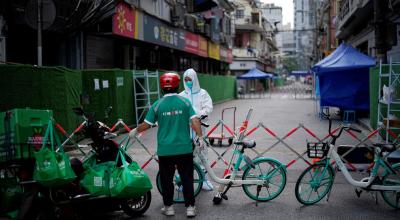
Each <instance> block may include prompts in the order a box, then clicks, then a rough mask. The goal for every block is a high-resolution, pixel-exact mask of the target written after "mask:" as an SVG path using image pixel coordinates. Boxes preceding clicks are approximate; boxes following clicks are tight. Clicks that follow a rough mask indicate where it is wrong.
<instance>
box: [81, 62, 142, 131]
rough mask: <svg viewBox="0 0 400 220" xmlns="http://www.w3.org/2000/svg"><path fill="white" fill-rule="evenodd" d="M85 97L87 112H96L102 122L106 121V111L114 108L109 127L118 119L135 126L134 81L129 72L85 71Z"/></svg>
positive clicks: (115, 70) (113, 70) (83, 77)
mask: <svg viewBox="0 0 400 220" xmlns="http://www.w3.org/2000/svg"><path fill="white" fill-rule="evenodd" d="M82 83H83V97H84V102H83V104H84V109H85V111H89V112H95V113H96V118H97V119H98V120H100V121H104V119H105V109H106V108H107V107H108V106H112V107H113V110H112V112H111V115H110V118H108V119H107V121H106V123H107V124H108V125H113V124H114V123H116V122H117V121H118V119H123V120H124V122H125V123H126V124H128V125H129V124H133V123H134V118H135V113H134V104H133V103H134V100H133V87H132V86H133V79H132V72H131V71H129V70H120V69H111V70H84V71H83V74H82Z"/></svg>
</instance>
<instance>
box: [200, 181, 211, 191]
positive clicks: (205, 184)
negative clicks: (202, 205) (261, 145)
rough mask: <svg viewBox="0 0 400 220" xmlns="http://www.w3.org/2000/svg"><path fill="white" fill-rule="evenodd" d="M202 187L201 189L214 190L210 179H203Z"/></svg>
mask: <svg viewBox="0 0 400 220" xmlns="http://www.w3.org/2000/svg"><path fill="white" fill-rule="evenodd" d="M202 188H203V190H206V191H213V190H214V186H213V185H212V183H211V182H210V180H204V181H203V186H202Z"/></svg>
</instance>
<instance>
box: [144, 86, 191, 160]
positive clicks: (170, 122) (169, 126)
mask: <svg viewBox="0 0 400 220" xmlns="http://www.w3.org/2000/svg"><path fill="white" fill-rule="evenodd" d="M194 117H196V113H195V111H194V110H193V107H192V105H191V104H190V101H189V100H188V99H186V98H184V97H181V96H179V95H178V94H175V93H173V94H167V95H165V96H164V97H163V98H161V99H160V100H158V101H156V102H155V103H154V104H153V105H152V106H151V108H150V110H149V112H148V113H147V115H146V119H145V120H144V121H145V122H146V123H147V124H149V125H153V124H154V123H156V122H158V132H157V142H158V147H157V154H158V155H159V156H171V155H181V154H188V153H192V152H193V147H192V139H191V138H190V120H191V119H192V118H194Z"/></svg>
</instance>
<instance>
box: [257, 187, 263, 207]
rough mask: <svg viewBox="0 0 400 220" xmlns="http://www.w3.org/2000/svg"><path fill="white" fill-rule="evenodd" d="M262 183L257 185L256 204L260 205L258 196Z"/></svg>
mask: <svg viewBox="0 0 400 220" xmlns="http://www.w3.org/2000/svg"><path fill="white" fill-rule="evenodd" d="M261 187H262V186H261V185H257V199H256V206H258V196H259V195H260V191H261Z"/></svg>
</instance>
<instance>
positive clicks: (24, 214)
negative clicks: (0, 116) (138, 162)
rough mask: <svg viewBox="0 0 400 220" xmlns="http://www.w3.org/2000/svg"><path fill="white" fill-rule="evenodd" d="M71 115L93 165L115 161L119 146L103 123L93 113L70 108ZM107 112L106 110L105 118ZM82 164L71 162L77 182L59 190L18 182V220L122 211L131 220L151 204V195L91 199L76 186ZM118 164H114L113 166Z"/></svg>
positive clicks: (73, 217)
mask: <svg viewBox="0 0 400 220" xmlns="http://www.w3.org/2000/svg"><path fill="white" fill-rule="evenodd" d="M73 111H74V112H75V114H77V115H79V116H81V117H82V118H83V119H84V120H85V121H84V123H82V124H83V125H84V126H83V127H82V131H83V135H84V137H85V138H90V139H91V140H92V142H91V143H90V144H89V145H90V146H91V150H90V152H89V156H88V155H87V156H86V157H85V158H90V157H92V156H94V157H95V159H96V163H102V162H107V161H115V160H116V158H117V154H118V152H119V149H118V148H119V145H118V143H116V142H115V141H113V140H112V139H113V138H114V137H116V136H117V135H116V134H114V133H111V132H110V128H108V127H107V125H105V124H104V123H102V122H100V121H97V120H95V114H94V113H85V112H84V111H83V109H82V108H74V109H73ZM110 112H111V108H108V109H107V110H106V117H108V115H109V114H110ZM125 158H126V159H127V162H128V163H129V162H131V161H132V159H131V157H130V156H129V155H126V157H125ZM83 163H84V161H81V159H78V158H72V159H71V166H72V168H73V170H74V171H75V174H76V175H77V177H78V178H77V180H76V181H74V182H72V183H71V184H69V185H67V186H64V187H61V188H51V189H49V188H45V187H43V186H40V185H39V184H34V186H32V184H33V182H32V181H26V182H22V185H25V186H24V187H25V188H26V189H29V190H27V192H28V193H27V194H26V195H25V197H26V198H25V199H24V201H25V203H27V204H23V205H22V208H21V211H20V214H19V216H20V218H21V219H32V218H34V219H57V218H58V219H77V218H80V217H83V216H85V218H91V217H93V214H95V215H97V214H99V213H107V212H112V211H120V210H122V211H124V213H126V214H127V215H129V216H131V217H136V216H141V215H142V214H144V213H145V212H146V211H147V209H148V208H149V206H150V203H151V191H150V190H149V191H148V192H146V193H144V195H142V196H139V197H137V198H128V199H126V198H124V199H121V198H113V197H110V196H92V195H90V194H89V193H87V192H86V191H85V190H84V189H83V188H82V187H81V186H80V184H79V181H80V179H81V178H82V175H83V173H84V168H83V166H82V164H83ZM120 165H121V161H118V162H117V166H120Z"/></svg>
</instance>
